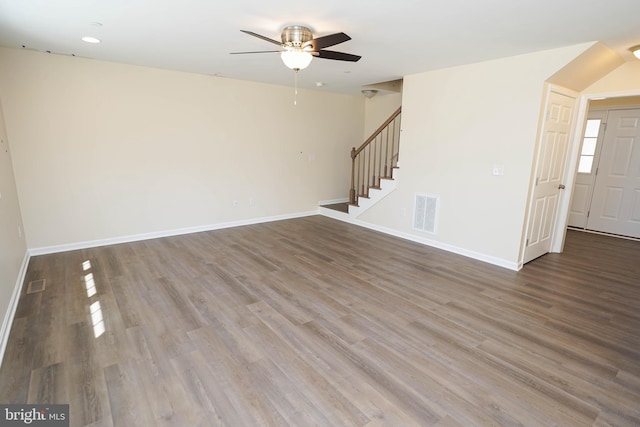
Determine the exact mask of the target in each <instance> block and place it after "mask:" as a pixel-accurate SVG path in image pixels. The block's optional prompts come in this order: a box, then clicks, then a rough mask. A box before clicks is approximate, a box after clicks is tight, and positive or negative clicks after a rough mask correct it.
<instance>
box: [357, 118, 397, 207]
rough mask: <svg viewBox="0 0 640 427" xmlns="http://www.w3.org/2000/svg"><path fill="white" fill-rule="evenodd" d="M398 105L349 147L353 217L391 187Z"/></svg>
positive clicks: (395, 148)
mask: <svg viewBox="0 0 640 427" xmlns="http://www.w3.org/2000/svg"><path fill="white" fill-rule="evenodd" d="M401 112H402V107H400V108H398V109H397V110H396V111H395V112H394V113H393V114H392V115H391V116H390V117H389V118H388V119H387V120H386V121H385V122H384V123H383V124H382V125H381V126H380V127H379V128H378V129H377V130H376V131H375V132H374V133H373V134H372V135H371V136H370V137H369V138H368V139H367V140H366V141H365V142H364V143H363V144H362V145H361V146H360V147H358V148H357V149H356V148H355V147H354V148H353V149H352V150H351V188H350V189H349V203H348V206H349V215H350V216H351V217H353V218H355V217H357V216H359V215H360V214H362V213H363V212H364V211H365V210H367V209H368V208H370V207H371V206H373V205H374V204H376V203H377V202H378V201H379V200H381V199H382V198H384V197H385V196H386V195H387V194H389V193H390V192H391V191H393V190H395V188H396V183H395V181H394V174H395V175H396V177H397V169H398V155H399V148H400V146H399V143H400V116H401Z"/></svg>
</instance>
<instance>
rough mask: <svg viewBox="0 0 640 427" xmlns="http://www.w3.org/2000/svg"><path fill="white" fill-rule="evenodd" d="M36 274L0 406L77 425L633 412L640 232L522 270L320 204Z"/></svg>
mask: <svg viewBox="0 0 640 427" xmlns="http://www.w3.org/2000/svg"><path fill="white" fill-rule="evenodd" d="M27 276H28V277H27V278H26V282H27V283H28V282H30V281H34V280H38V279H46V287H45V290H44V291H41V292H35V293H31V294H26V290H27V286H26V285H25V286H24V288H23V295H22V296H21V299H20V304H19V307H18V310H17V315H16V318H15V321H14V323H13V328H12V331H11V336H10V339H9V344H8V347H7V351H6V355H5V359H4V363H3V365H2V368H1V369H0V402H2V403H14V402H15V403H25V402H28V403H69V404H70V413H71V425H72V426H112V425H114V426H156V425H157V426H213V425H225V426H258V425H273V426H282V425H290V426H309V425H321V426H404V425H407V426H485V425H487V426H493V425H507V426H512V425H525V426H554V425H556V426H638V425H640V310H639V307H640V242H635V241H628V240H620V239H615V238H611V237H607V236H600V235H593V234H587V233H580V232H576V231H569V232H568V236H567V244H566V249H565V253H563V254H548V255H546V256H544V257H542V258H540V259H538V260H536V261H534V262H532V263H530V264H528V265H526V266H525V267H524V269H523V270H522V271H520V272H517V273H516V272H513V271H509V270H505V269H501V268H498V267H494V266H491V265H488V264H484V263H481V262H478V261H474V260H470V259H467V258H464V257H460V256H456V255H453V254H450V253H446V252H442V251H439V250H436V249H433V248H429V247H423V246H420V245H417V244H414V243H411V242H408V241H403V240H400V239H396V238H393V237H390V236H386V235H383V234H379V233H376V232H373V231H370V230H366V229H362V228H358V227H356V226H353V225H350V224H346V223H342V222H339V221H336V220H333V219H329V218H326V217H321V216H314V217H306V218H300V219H295V220H287V221H281V222H272V223H267V224H260V225H252V226H246V227H239V228H233V229H226V230H219V231H213V232H205V233H198V234H191V235H185V236H176V237H170V238H163V239H157V240H148V241H142V242H136V243H129V244H121V245H114V246H108V247H102V248H95V249H87V250H80V251H72V252H66V253H59V254H53V255H46V256H38V257H34V258H32V259H31V262H30V264H29V268H28V273H27Z"/></svg>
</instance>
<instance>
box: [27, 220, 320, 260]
mask: <svg viewBox="0 0 640 427" xmlns="http://www.w3.org/2000/svg"><path fill="white" fill-rule="evenodd" d="M318 212H319V211H318V210H313V211H307V212H297V213H292V214H284V215H275V216H269V217H261V218H251V219H245V220H240V221H231V222H222V223H218V224H209V225H201V226H196V227H185V228H178V229H174V230H165V231H156V232H152V233H143V234H133V235H129V236H122V237H113V238H109V239H100V240H90V241H85V242H77V243H68V244H64V245H55V246H46V247H41V248H32V249H29V254H30V255H31V256H36V255H46V254H52V253H57V252H67V251H74V250H78V249H88V248H95V247H98V246H108V245H117V244H119V243H130V242H137V241H141V240H149V239H158V238H161V237H170V236H178V235H182V234H191V233H200V232H202V231H213V230H221V229H223V228H232V227H240V226H243V225H252V224H261V223H264V222H272V221H281V220H285V219H293V218H302V217H305V216H311V215H317V214H318Z"/></svg>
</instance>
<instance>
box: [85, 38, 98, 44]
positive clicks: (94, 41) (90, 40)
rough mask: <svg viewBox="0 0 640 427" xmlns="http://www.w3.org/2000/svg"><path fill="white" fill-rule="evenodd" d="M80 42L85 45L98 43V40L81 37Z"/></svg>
mask: <svg viewBox="0 0 640 427" xmlns="http://www.w3.org/2000/svg"><path fill="white" fill-rule="evenodd" d="M82 41H83V42H87V43H100V39H97V38H95V37H83V38H82Z"/></svg>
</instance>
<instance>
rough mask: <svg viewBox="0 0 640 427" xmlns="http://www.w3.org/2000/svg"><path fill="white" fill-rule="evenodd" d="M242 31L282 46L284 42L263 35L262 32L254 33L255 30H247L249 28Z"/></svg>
mask: <svg viewBox="0 0 640 427" xmlns="http://www.w3.org/2000/svg"><path fill="white" fill-rule="evenodd" d="M240 31H242V32H243V33H245V34H249V35H250V36H253V37H257V38H259V39H262V40H264V41H268V42H269V43H273V44H277V45H278V46H282V43H280V42H279V41H277V40H274V39H270V38H269V37H265V36H261V35H260V34H258V33H254V32H253V31H247V30H240Z"/></svg>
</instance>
